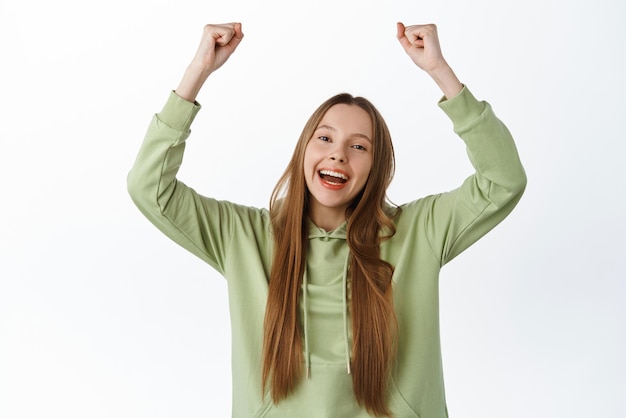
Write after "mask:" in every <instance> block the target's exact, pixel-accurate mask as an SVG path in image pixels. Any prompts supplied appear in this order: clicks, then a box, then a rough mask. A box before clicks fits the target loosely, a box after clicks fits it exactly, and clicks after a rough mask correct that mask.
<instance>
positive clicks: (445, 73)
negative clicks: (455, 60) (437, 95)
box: [428, 61, 463, 99]
mask: <svg viewBox="0 0 626 418" xmlns="http://www.w3.org/2000/svg"><path fill="white" fill-rule="evenodd" d="M428 75H430V77H431V78H432V79H433V80H434V81H435V83H437V85H438V86H439V88H440V89H441V91H442V92H443V94H444V95H445V96H446V98H448V99H450V98H452V97H454V96H456V95H457V94H459V93H460V92H461V90H462V89H463V84H461V81H460V80H459V79H458V78H457V76H456V74H454V71H453V70H452V68H451V67H450V66H449V65H448V63H447V62H445V61H444V62H443V64H442V65H440V66H437V67H436V68H434V69H433V70H430V71H428Z"/></svg>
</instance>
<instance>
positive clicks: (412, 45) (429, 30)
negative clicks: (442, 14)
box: [397, 22, 447, 72]
mask: <svg viewBox="0 0 626 418" xmlns="http://www.w3.org/2000/svg"><path fill="white" fill-rule="evenodd" d="M397 26H398V34H397V37H398V40H399V41H400V44H401V45H402V47H403V48H404V50H405V51H406V53H407V54H409V57H411V59H412V60H413V62H414V63H415V64H416V65H417V66H418V67H420V68H421V69H422V70H424V71H426V72H432V71H435V70H437V69H438V68H440V67H442V66H446V65H447V63H446V60H445V59H444V58H443V54H442V53H441V46H440V45H439V37H438V36H437V26H435V25H434V24H429V25H411V26H406V27H405V26H404V25H403V24H402V23H400V22H398V25H397Z"/></svg>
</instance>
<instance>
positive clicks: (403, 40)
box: [396, 22, 411, 52]
mask: <svg viewBox="0 0 626 418" xmlns="http://www.w3.org/2000/svg"><path fill="white" fill-rule="evenodd" d="M396 28H397V33H396V37H397V38H398V41H400V44H401V45H402V46H403V47H404V50H405V51H407V52H408V51H409V48H411V42H410V41H409V39H408V38H407V37H406V33H405V31H406V27H405V26H404V24H403V23H402V22H398V23H397V24H396Z"/></svg>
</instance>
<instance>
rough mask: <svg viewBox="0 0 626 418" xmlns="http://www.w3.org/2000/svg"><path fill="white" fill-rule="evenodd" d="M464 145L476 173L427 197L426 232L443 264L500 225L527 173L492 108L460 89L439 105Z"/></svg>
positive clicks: (517, 197) (523, 186) (521, 191)
mask: <svg viewBox="0 0 626 418" xmlns="http://www.w3.org/2000/svg"><path fill="white" fill-rule="evenodd" d="M439 106H440V108H441V109H442V110H443V111H444V112H445V113H446V114H447V115H448V117H449V118H450V119H451V121H452V123H453V126H454V131H455V132H456V133H457V134H458V135H459V136H460V137H461V139H462V140H463V141H464V142H465V144H466V146H467V153H468V156H469V159H470V161H471V163H472V165H473V166H474V168H475V170H476V172H475V173H474V174H473V175H471V176H470V177H468V178H467V179H466V180H465V181H464V182H463V184H462V185H461V186H460V187H459V188H457V189H455V190H452V191H450V192H446V193H442V194H439V195H435V196H431V197H430V198H427V199H426V201H427V204H426V208H427V215H426V217H425V218H424V219H425V229H426V233H427V237H428V240H429V242H430V245H431V248H432V249H433V251H434V253H435V256H436V257H438V258H439V261H440V264H441V265H444V264H446V263H447V262H448V261H450V260H452V259H453V258H454V257H456V256H457V255H458V254H460V253H461V252H462V251H463V250H465V249H466V248H468V247H469V246H470V245H472V244H473V243H474V242H475V241H477V240H478V239H479V238H480V237H482V236H483V235H485V234H486V233H487V232H488V231H489V230H491V229H492V228H493V227H495V226H496V225H497V224H498V223H500V222H501V221H502V220H503V219H504V218H505V217H506V216H507V215H508V214H509V213H510V212H511V211H512V210H513V208H514V207H515V205H516V204H517V202H518V201H519V199H520V198H521V196H522V194H523V192H524V189H525V187H526V174H525V172H524V168H523V167H522V164H521V162H520V159H519V156H518V153H517V149H516V147H515V143H514V141H513V138H512V136H511V133H510V132H509V130H508V129H507V127H506V126H505V125H504V124H503V123H502V122H501V121H500V120H499V119H498V118H497V117H496V116H495V114H494V112H493V110H492V108H491V106H490V105H489V104H488V103H487V102H484V101H478V100H476V98H475V97H474V96H473V95H472V93H471V92H470V91H469V90H468V89H467V88H466V87H464V88H463V90H462V91H461V93H459V94H458V95H457V96H455V97H453V98H451V99H449V100H444V99H442V100H441V101H440V102H439Z"/></svg>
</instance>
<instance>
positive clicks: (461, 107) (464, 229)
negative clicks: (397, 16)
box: [128, 23, 526, 418]
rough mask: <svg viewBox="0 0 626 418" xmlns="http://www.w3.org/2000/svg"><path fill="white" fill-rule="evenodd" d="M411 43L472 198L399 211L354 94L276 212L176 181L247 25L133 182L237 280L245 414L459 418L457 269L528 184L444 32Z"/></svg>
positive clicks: (330, 114) (237, 349) (180, 102)
mask: <svg viewBox="0 0 626 418" xmlns="http://www.w3.org/2000/svg"><path fill="white" fill-rule="evenodd" d="M397 37H398V40H399V41H400V44H401V45H402V47H403V48H404V50H405V51H406V52H407V54H408V55H409V56H410V58H411V59H412V60H413V62H414V63H415V64H416V65H417V66H418V67H419V68H421V69H422V70H424V71H425V72H426V73H427V74H428V75H430V76H431V77H432V78H433V80H434V81H435V82H436V83H437V85H438V86H439V87H440V88H441V90H442V92H443V94H444V96H445V97H444V98H443V99H442V100H441V101H440V103H439V106H440V107H441V109H443V111H444V112H446V114H447V115H448V116H449V117H450V119H451V120H452V122H453V124H454V129H455V132H456V133H457V134H458V135H459V136H460V137H461V138H462V139H463V141H464V142H465V144H466V146H467V149H468V153H469V156H470V160H471V162H472V164H473V165H474V167H475V170H476V172H475V173H474V174H472V175H471V176H470V177H468V178H467V179H466V180H465V182H464V183H463V184H462V185H461V186H460V187H459V188H458V189H456V190H453V191H450V192H446V193H442V194H439V195H434V196H428V197H425V198H422V199H418V200H416V201H413V202H410V203H407V204H404V205H401V206H399V207H395V206H392V205H390V204H388V203H387V202H386V199H385V196H386V190H387V187H388V186H389V183H390V182H391V178H392V175H393V171H394V156H393V147H392V143H391V138H390V135H389V130H388V129H387V126H386V124H385V121H384V120H383V118H382V117H381V115H380V114H379V113H378V111H377V110H376V108H375V107H374V106H373V105H372V104H371V103H370V102H369V101H367V100H366V99H364V98H361V97H352V96H351V95H348V94H339V95H337V96H334V97H332V98H330V99H329V100H327V101H326V102H325V103H323V104H322V105H321V106H320V107H319V108H318V109H317V110H316V111H315V112H314V113H313V115H312V116H311V118H310V119H309V121H308V122H307V124H306V125H305V127H304V129H303V131H302V134H301V136H300V139H299V141H298V143H297V144H296V148H295V152H294V154H293V157H292V159H291V161H290V162H289V164H288V166H287V169H286V171H285V173H284V174H283V176H282V177H281V179H280V180H279V182H278V184H277V186H276V188H275V189H274V193H273V195H272V198H271V201H270V208H269V210H266V209H255V208H250V207H246V206H242V205H237V204H234V203H230V202H225V201H217V200H215V199H211V198H208V197H204V196H201V195H199V194H198V193H196V192H194V191H193V190H192V189H190V188H189V187H187V186H186V185H184V184H183V183H181V182H180V181H178V180H177V179H176V172H177V169H178V167H179V166H180V163H181V161H182V156H183V150H184V147H185V140H186V139H187V137H188V136H189V128H190V125H191V123H192V121H193V119H194V117H195V116H196V114H197V112H198V111H199V109H200V105H199V104H197V103H196V102H195V99H196V96H197V94H198V92H199V91H200V88H201V87H202V85H203V84H204V82H205V81H206V79H207V77H208V76H209V75H210V74H211V73H212V72H213V71H215V70H217V69H218V68H219V67H220V66H221V65H222V64H224V62H226V60H227V59H228V58H229V56H230V55H231V54H232V53H233V52H234V51H235V49H236V48H237V46H238V45H239V43H240V42H241V40H242V39H243V33H242V29H241V24H239V23H231V24H223V25H207V26H206V27H205V28H204V34H203V36H202V40H201V42H200V46H199V48H198V51H197V54H196V56H195V57H194V59H193V60H192V62H191V64H190V65H189V66H188V69H187V71H186V72H185V75H184V76H183V78H182V80H181V82H180V85H179V86H178V88H177V89H176V90H175V92H172V93H171V95H170V98H169V100H168V101H167V103H166V105H165V107H164V108H163V110H162V111H161V112H160V113H159V114H157V115H156V116H155V117H154V118H153V120H152V123H151V124H150V127H149V129H148V132H147V134H146V138H145V140H144V143H143V145H142V147H141V149H140V151H139V155H138V157H137V160H136V162H135V164H134V166H133V168H132V170H131V172H130V174H129V177H128V187H129V192H130V194H131V196H132V198H133V200H134V201H135V203H136V205H137V206H138V208H139V209H140V210H141V211H142V212H143V213H144V215H145V216H146V217H147V218H148V219H149V220H150V221H151V222H153V223H154V224H155V225H156V226H157V227H158V228H159V229H160V230H161V231H163V232H164V233H165V234H167V235H168V236H169V237H170V238H172V239H173V240H175V241H176V242H177V243H179V244H180V245H182V246H183V247H184V248H186V249H188V250H189V251H191V252H192V253H194V254H196V255H197V256H198V257H200V258H202V259H203V260H205V261H206V262H207V263H208V264H209V265H211V266H212V267H214V268H215V269H217V271H219V272H220V273H221V274H222V275H223V276H224V277H225V278H226V279H227V282H228V294H229V303H230V305H229V306H230V314H231V326H232V368H233V389H232V393H233V399H232V414H233V416H234V417H315V418H323V417H350V418H354V417H368V416H394V417H421V418H442V417H446V416H447V412H446V405H445V396H444V385H443V373H442V364H441V350H440V345H439V344H440V343H439V318H438V278H439V271H440V268H441V266H443V265H444V264H445V263H447V262H448V261H450V260H451V259H452V258H454V257H455V256H456V255H458V254H459V253H460V252H461V251H463V250H464V249H466V248H467V247H468V246H470V245H471V244H472V243H474V242H475V241H476V240H478V239H479V238H480V237H481V236H483V235H484V234H485V233H487V232H488V231H489V230H490V229H491V228H493V227H494V226H495V225H496V224H498V223H499V222H500V221H501V220H502V219H504V218H505V217H506V216H507V215H508V214H509V213H510V212H511V210H512V209H513V207H514V206H515V205H516V203H517V202H518V200H519V199H520V197H521V195H522V193H523V191H524V188H525V185H526V177H525V174H524V170H523V168H522V165H521V164H520V161H519V158H518V155H517V151H516V148H515V145H514V142H513V139H512V138H511V135H510V133H509V131H508V130H507V128H506V127H505V126H504V125H503V124H502V122H500V121H499V120H498V119H497V118H496V116H495V115H494V113H493V111H492V109H491V107H490V106H489V104H487V103H486V102H481V101H478V100H476V99H475V98H474V96H473V95H472V94H471V93H470V91H469V90H468V89H467V88H466V87H465V86H463V85H462V84H461V83H460V82H459V80H458V79H457V77H456V76H455V74H454V72H453V71H452V70H451V68H450V67H449V66H448V64H447V63H446V61H445V60H444V58H443V56H442V54H441V49H440V46H439V41H438V38H437V30H436V27H435V26H434V25H414V26H409V27H405V26H404V25H403V24H402V23H398V27H397Z"/></svg>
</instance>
